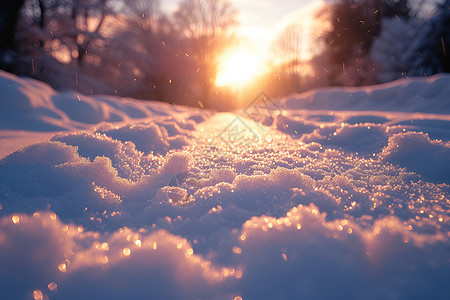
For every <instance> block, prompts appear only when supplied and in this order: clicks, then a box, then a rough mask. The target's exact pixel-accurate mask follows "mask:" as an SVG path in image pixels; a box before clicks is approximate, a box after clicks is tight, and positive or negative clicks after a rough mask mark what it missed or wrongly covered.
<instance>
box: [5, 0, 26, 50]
mask: <svg viewBox="0 0 450 300" xmlns="http://www.w3.org/2000/svg"><path fill="white" fill-rule="evenodd" d="M24 2H25V0H2V1H1V2H0V51H1V50H13V49H14V37H15V33H16V26H17V21H18V19H19V15H20V9H21V8H22V6H23V4H24Z"/></svg>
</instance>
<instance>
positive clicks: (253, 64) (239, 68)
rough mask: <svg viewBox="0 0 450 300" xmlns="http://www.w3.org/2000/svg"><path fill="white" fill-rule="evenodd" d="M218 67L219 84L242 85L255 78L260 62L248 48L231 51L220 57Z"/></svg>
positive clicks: (217, 78)
mask: <svg viewBox="0 0 450 300" xmlns="http://www.w3.org/2000/svg"><path fill="white" fill-rule="evenodd" d="M217 69H218V72H217V77H216V85H217V86H241V85H244V84H246V83H248V82H249V81H251V80H252V79H254V78H255V76H256V75H257V74H258V72H259V69H260V62H259V59H258V57H257V56H255V55H252V54H251V53H250V52H248V51H247V50H237V51H230V52H228V53H226V54H224V55H223V56H222V57H221V58H220V60H219V64H218V66H217Z"/></svg>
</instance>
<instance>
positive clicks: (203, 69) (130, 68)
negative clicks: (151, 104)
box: [0, 0, 450, 107]
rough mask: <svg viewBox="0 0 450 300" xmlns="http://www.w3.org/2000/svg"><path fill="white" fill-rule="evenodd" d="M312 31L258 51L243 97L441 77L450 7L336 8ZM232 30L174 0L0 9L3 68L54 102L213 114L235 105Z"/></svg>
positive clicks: (220, 19) (44, 1) (189, 1)
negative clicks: (120, 100)
mask: <svg viewBox="0 0 450 300" xmlns="http://www.w3.org/2000/svg"><path fill="white" fill-rule="evenodd" d="M311 19H312V20H314V21H313V22H314V24H305V23H304V20H302V18H300V17H299V18H298V20H294V22H291V23H290V24H287V25H286V27H285V28H284V30H281V31H280V34H279V36H278V37H277V38H276V39H274V40H273V41H270V40H268V41H267V43H268V44H269V43H272V45H273V46H272V50H273V51H272V55H271V56H270V57H269V60H270V61H271V69H270V70H267V73H266V74H261V75H260V76H259V78H257V79H255V80H254V82H253V84H252V85H250V89H252V90H253V91H255V93H258V92H259V91H261V90H264V91H266V92H267V93H269V94H270V95H272V96H280V95H286V94H289V93H292V92H301V91H305V90H307V89H310V88H313V87H318V86H328V85H363V84H374V83H381V82H387V81H391V80H395V79H398V78H402V77H406V76H428V75H432V74H435V73H439V72H450V61H449V55H450V54H449V51H450V47H449V46H450V0H431V1H421V0H338V1H336V2H333V3H331V4H326V5H324V6H323V7H321V8H320V9H319V10H317V11H316V12H314V14H313V15H312V16H311ZM236 20H237V11H236V10H234V9H233V7H232V5H231V4H230V2H228V1H227V0H203V1H198V0H180V3H179V5H178V8H177V9H176V11H175V12H174V13H173V14H171V15H168V14H167V13H164V12H162V11H161V8H160V2H159V1H158V0H3V1H1V3H0V68H2V69H4V70H7V71H10V72H13V73H16V74H19V75H24V76H30V77H33V78H37V79H39V80H43V81H45V82H47V83H49V84H50V85H52V86H53V87H54V88H56V89H60V90H61V89H74V90H78V91H80V92H83V93H86V94H90V93H106V94H118V95H121V96H131V97H135V98H141V99H157V100H162V101H167V102H171V103H178V104H188V105H194V106H201V107H205V106H214V105H213V104H211V103H212V102H211V100H215V101H216V103H217V102H218V101H220V100H217V99H219V98H220V97H225V96H227V97H228V98H230V97H231V98H232V97H234V96H233V92H231V91H230V92H227V93H228V94H223V95H221V94H220V93H219V92H218V89H217V88H216V87H215V79H216V77H217V72H218V69H217V68H218V62H219V61H218V60H219V59H220V56H221V54H222V53H223V52H224V51H226V50H227V49H232V48H233V45H235V42H237V41H238V38H237V37H236V34H235V31H236V29H237V21H236ZM312 35H314V37H313V38H311V36H312ZM308 36H309V37H308ZM222 90H223V89H222ZM222 93H223V92H222ZM251 93H252V92H247V95H250V96H248V97H251ZM224 95H225V96H224Z"/></svg>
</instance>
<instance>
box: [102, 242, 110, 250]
mask: <svg viewBox="0 0 450 300" xmlns="http://www.w3.org/2000/svg"><path fill="white" fill-rule="evenodd" d="M102 249H103V250H105V251H107V250H109V245H108V243H102Z"/></svg>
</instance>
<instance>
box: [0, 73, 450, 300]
mask: <svg viewBox="0 0 450 300" xmlns="http://www.w3.org/2000/svg"><path fill="white" fill-rule="evenodd" d="M0 89H1V91H2V98H1V101H0V106H1V111H0V127H1V130H0V132H1V136H2V144H0V145H5V144H6V143H8V141H10V143H11V144H12V145H9V146H8V147H7V148H6V147H5V149H4V150H3V151H2V153H4V157H3V158H2V159H1V160H0V289H1V291H2V297H4V298H5V299H6V298H8V299H149V298H150V299H239V297H241V298H242V299H330V298H333V299H447V297H448V295H449V293H450V287H449V285H448V284H447V281H448V278H449V276H450V257H449V251H448V249H449V247H450V241H449V237H450V235H449V209H450V201H449V192H450V188H449V184H450V173H449V170H450V143H449V140H450V138H449V137H450V126H449V125H450V116H449V114H448V112H449V110H450V96H449V95H450V76H448V75H438V76H434V77H430V78H429V79H428V80H424V79H409V80H401V81H397V82H394V83H390V84H384V85H381V86H375V87H363V88H352V89H346V88H328V89H321V90H316V91H314V92H309V93H308V94H302V95H292V96H290V97H287V98H285V99H279V100H277V101H274V102H272V103H273V104H274V106H272V107H278V108H280V109H277V110H276V111H275V110H272V111H271V114H270V115H266V114H265V113H264V110H265V109H267V108H268V106H267V105H259V106H258V104H257V103H256V104H254V105H253V106H252V107H250V108H248V109H246V110H242V111H236V112H234V113H214V112H212V111H202V110H198V109H192V108H184V107H175V106H170V105H168V104H162V103H156V102H139V101H137V100H131V99H121V98H115V97H111V96H108V97H106V96H95V97H94V96H84V95H81V94H77V93H74V92H63V93H57V92H55V91H53V90H52V89H50V88H49V87H47V86H45V85H44V84H42V83H39V82H36V81H33V80H30V79H22V78H17V77H14V76H13V75H10V74H7V73H3V72H2V73H0ZM250 100H251V99H250ZM249 102H250V101H249ZM251 109H253V112H249V110H251ZM255 112H258V113H257V114H255ZM266 112H267V111H266ZM37 132H38V133H39V132H47V133H49V134H50V137H49V136H48V135H42V136H36V135H35V134H36V133H37ZM14 134H16V135H17V136H20V137H23V138H18V139H9V138H8V137H11V136H13V135H14ZM27 137H31V138H29V139H27ZM20 140H23V141H26V142H23V141H22V142H20ZM24 143H25V144H24ZM2 147H3V146H2ZM19 148H20V149H19Z"/></svg>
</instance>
